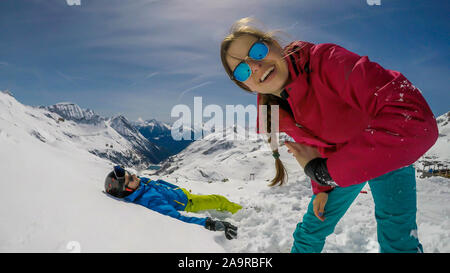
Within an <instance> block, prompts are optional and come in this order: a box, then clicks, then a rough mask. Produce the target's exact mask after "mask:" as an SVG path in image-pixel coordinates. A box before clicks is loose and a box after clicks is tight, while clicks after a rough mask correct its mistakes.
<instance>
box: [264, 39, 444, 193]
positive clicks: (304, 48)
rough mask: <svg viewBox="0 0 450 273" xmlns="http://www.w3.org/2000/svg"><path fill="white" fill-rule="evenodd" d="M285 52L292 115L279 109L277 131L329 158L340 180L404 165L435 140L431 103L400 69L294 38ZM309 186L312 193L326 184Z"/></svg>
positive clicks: (350, 182) (346, 181)
mask: <svg viewBox="0 0 450 273" xmlns="http://www.w3.org/2000/svg"><path fill="white" fill-rule="evenodd" d="M285 52H287V53H292V54H291V55H289V56H288V57H286V61H287V63H288V66H289V73H290V76H291V82H290V83H289V84H288V85H287V86H286V87H285V91H286V92H287V94H288V95H289V96H288V97H287V98H286V99H287V101H288V103H289V105H290V107H291V109H292V112H293V116H292V115H291V114H289V113H288V112H286V111H284V110H283V109H281V107H280V109H279V110H280V111H279V113H280V116H279V131H280V132H285V133H286V134H288V135H289V136H290V137H292V138H293V139H294V140H295V141H296V142H298V143H302V144H306V145H309V146H314V147H316V148H317V149H318V150H319V152H320V153H321V155H322V157H323V158H328V160H327V167H328V171H329V173H330V175H331V177H332V178H333V180H334V181H335V182H336V184H337V185H339V186H341V187H347V186H351V185H354V184H359V183H362V182H365V181H368V180H370V179H373V178H376V177H378V176H381V175H383V174H385V173H388V172H390V171H393V170H396V169H399V168H401V167H404V166H408V165H410V164H412V163H414V162H415V161H416V160H417V159H419V157H421V156H422V155H423V154H424V153H425V152H426V151H427V150H428V149H429V148H431V147H432V146H433V144H434V143H435V142H436V140H437V137H438V129H437V123H436V119H435V117H434V115H433V113H432V111H431V109H430V107H429V106H428V104H427V102H426V101H425V99H424V98H423V96H422V94H421V93H420V91H419V90H418V89H417V88H416V87H415V86H414V85H412V84H411V82H409V81H408V79H406V78H405V76H403V75H402V74H401V73H399V72H397V71H393V70H389V69H384V68H383V67H381V66H380V65H379V64H378V63H375V62H372V61H370V60H369V58H368V57H367V56H362V57H361V56H359V55H357V54H355V53H353V52H350V51H348V50H346V49H345V48H343V47H341V46H338V45H335V44H317V45H314V44H311V43H308V42H302V41H297V42H293V43H291V44H290V45H289V46H287V47H286V48H285ZM259 104H260V95H258V105H259ZM258 121H259V107H258ZM257 123H258V122H257ZM257 131H258V133H263V132H261V131H262V130H261V131H260V129H259V127H258V125H257ZM311 183H312V188H313V192H314V194H317V193H319V192H322V191H327V190H329V189H331V187H328V186H326V187H325V186H320V185H319V184H317V183H316V182H315V181H313V180H311Z"/></svg>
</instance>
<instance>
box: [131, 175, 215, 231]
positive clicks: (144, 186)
mask: <svg viewBox="0 0 450 273" xmlns="http://www.w3.org/2000/svg"><path fill="white" fill-rule="evenodd" d="M139 178H140V179H141V182H140V185H139V187H138V188H137V189H136V190H135V191H134V192H133V193H131V194H130V195H128V196H126V197H124V200H125V201H127V202H132V203H135V204H139V205H142V206H145V207H147V208H149V209H151V210H154V211H157V212H159V213H162V214H164V215H167V216H170V217H173V218H176V219H179V220H181V221H183V222H186V223H193V224H198V225H201V226H205V222H206V217H205V218H199V217H188V216H184V215H181V213H180V212H179V211H184V210H185V208H186V205H187V202H188V197H187V196H186V194H185V193H184V191H183V189H181V188H180V187H178V186H176V185H173V184H170V183H168V182H166V181H164V180H150V179H149V178H145V177H139Z"/></svg>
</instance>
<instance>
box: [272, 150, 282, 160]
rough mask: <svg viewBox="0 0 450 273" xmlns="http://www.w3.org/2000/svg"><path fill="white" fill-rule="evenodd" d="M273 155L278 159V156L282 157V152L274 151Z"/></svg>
mask: <svg viewBox="0 0 450 273" xmlns="http://www.w3.org/2000/svg"><path fill="white" fill-rule="evenodd" d="M272 156H273V157H274V158H275V159H278V158H280V153H279V152H277V151H274V152H272Z"/></svg>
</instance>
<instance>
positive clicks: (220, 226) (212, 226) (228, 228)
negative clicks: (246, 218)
mask: <svg viewBox="0 0 450 273" xmlns="http://www.w3.org/2000/svg"><path fill="white" fill-rule="evenodd" d="M205 228H206V229H208V230H211V231H225V237H226V238H227V239H228V240H231V239H235V238H236V237H237V227H235V226H233V225H232V224H230V223H228V222H225V221H214V220H213V219H211V218H209V217H208V218H206V222H205Z"/></svg>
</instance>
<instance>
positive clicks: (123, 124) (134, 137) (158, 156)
mask: <svg viewBox="0 0 450 273" xmlns="http://www.w3.org/2000/svg"><path fill="white" fill-rule="evenodd" d="M107 123H109V125H110V126H111V127H112V128H114V129H115V130H116V131H117V132H118V133H119V134H120V135H121V136H123V137H124V138H125V139H127V140H128V141H129V142H130V143H131V144H132V145H133V147H134V150H136V151H138V152H139V153H140V154H142V155H144V156H145V157H146V158H148V159H149V160H150V162H152V163H157V162H159V161H161V160H162V159H164V158H166V157H167V156H166V153H165V152H164V151H163V150H162V149H161V148H160V147H158V146H157V145H156V144H154V143H152V142H150V141H149V140H148V139H147V138H145V137H144V136H143V135H142V134H141V133H140V132H139V130H138V129H137V128H136V127H134V126H133V124H132V123H131V122H130V121H128V119H127V118H125V117H124V116H122V115H119V116H115V117H113V118H111V119H110V120H108V122H107Z"/></svg>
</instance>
